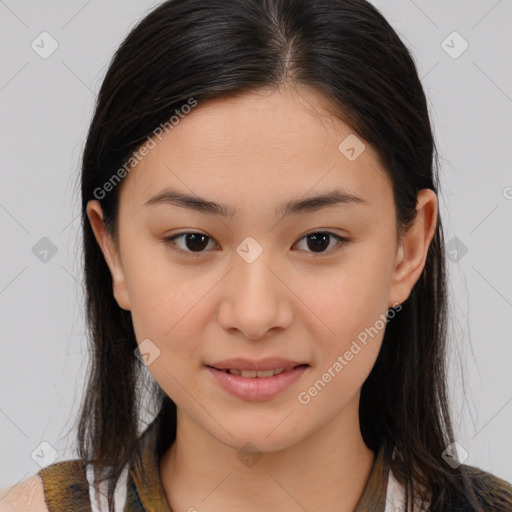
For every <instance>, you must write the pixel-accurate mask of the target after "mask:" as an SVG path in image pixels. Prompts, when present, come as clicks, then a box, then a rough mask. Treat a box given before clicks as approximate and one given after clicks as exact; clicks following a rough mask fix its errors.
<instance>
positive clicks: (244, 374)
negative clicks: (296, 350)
mask: <svg viewBox="0 0 512 512" xmlns="http://www.w3.org/2000/svg"><path fill="white" fill-rule="evenodd" d="M293 368H294V367H293V366H292V367H290V368H277V369H275V370H261V371H256V370H236V369H231V368H230V369H229V370H225V371H226V372H227V373H231V375H238V376H242V377H260V378H262V377H273V376H274V375H279V374H280V373H283V372H284V371H289V370H293Z"/></svg>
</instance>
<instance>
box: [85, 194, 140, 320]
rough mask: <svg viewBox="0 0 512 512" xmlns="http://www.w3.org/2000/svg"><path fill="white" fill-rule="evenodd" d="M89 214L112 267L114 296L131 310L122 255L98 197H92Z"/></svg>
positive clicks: (97, 237) (102, 248)
mask: <svg viewBox="0 0 512 512" xmlns="http://www.w3.org/2000/svg"><path fill="white" fill-rule="evenodd" d="M87 216H88V217H89V222H90V223H91V227H92V230H93V232H94V236H95V237H96V241H97V242H98V245H99V246H100V249H101V252H102V253H103V256H104V258H105V260H106V262H107V265H108V267H109V269H110V274H111V276H112V283H113V293H114V297H115V299H116V301H117V303H118V304H119V307H121V308H122V309H125V310H127V311H130V300H129V296H128V290H127V287H126V279H125V275H124V271H123V266H122V263H121V256H120V254H119V252H118V249H117V248H116V246H115V243H114V241H113V240H112V237H111V236H110V234H109V233H108V232H107V230H106V228H105V224H104V223H103V210H102V208H101V204H100V202H99V201H97V200H96V199H92V200H90V201H89V202H88V203H87Z"/></svg>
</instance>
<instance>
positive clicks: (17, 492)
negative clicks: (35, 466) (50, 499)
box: [0, 475, 48, 512]
mask: <svg viewBox="0 0 512 512" xmlns="http://www.w3.org/2000/svg"><path fill="white" fill-rule="evenodd" d="M19 510H24V511H26V512H48V507H47V506H46V500H45V498H44V488H43V480H42V479H41V477H40V476H39V475H34V476H32V477H30V478H27V479H25V480H23V481H21V482H19V483H18V484H16V485H13V486H11V487H7V488H5V489H0V512H16V511H19Z"/></svg>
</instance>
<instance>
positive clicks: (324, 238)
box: [308, 233, 330, 252]
mask: <svg viewBox="0 0 512 512" xmlns="http://www.w3.org/2000/svg"><path fill="white" fill-rule="evenodd" d="M329 236H330V235H328V234H327V233H314V234H312V235H308V248H309V249H311V250H313V251H315V249H316V248H320V249H322V248H324V249H325V248H327V247H329ZM311 240H312V241H313V242H314V244H313V247H312V246H311V244H309V241H311ZM315 244H316V245H315ZM317 252H320V251H317Z"/></svg>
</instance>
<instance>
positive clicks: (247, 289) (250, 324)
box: [217, 251, 293, 340]
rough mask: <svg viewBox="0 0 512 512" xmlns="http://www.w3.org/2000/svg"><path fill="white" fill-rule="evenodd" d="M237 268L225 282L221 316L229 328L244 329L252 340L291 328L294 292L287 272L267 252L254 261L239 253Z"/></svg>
mask: <svg viewBox="0 0 512 512" xmlns="http://www.w3.org/2000/svg"><path fill="white" fill-rule="evenodd" d="M233 264H234V268H233V269H232V270H231V271H230V272H229V273H228V275H227V276H226V277H225V279H224V283H223V284H222V287H223V288H222V292H221V293H222V296H221V303H220V305H219V311H218V315H217V319H218V321H219V323H220V325H221V326H222V327H223V328H224V329H226V330H228V331H240V332H241V333H242V335H243V336H244V337H245V338H247V339H250V340H257V339H262V338H266V337H267V336H268V333H269V331H272V330H275V331H280V330H282V329H286V328H287V327H289V325H290V324H291V322H292V320H293V304H292V297H293V293H292V292H291V291H290V283H287V282H286V279H287V278H286V275H285V273H283V272H282V269H281V272H279V269H278V268H276V267H277V265H276V263H275V261H272V258H271V257H270V251H268V254H267V253H266V251H263V253H262V254H261V255H260V256H259V257H258V258H256V259H255V260H254V261H252V262H250V263H249V262H247V261H245V260H244V259H243V258H242V257H239V256H238V255H235V256H234V258H233Z"/></svg>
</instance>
